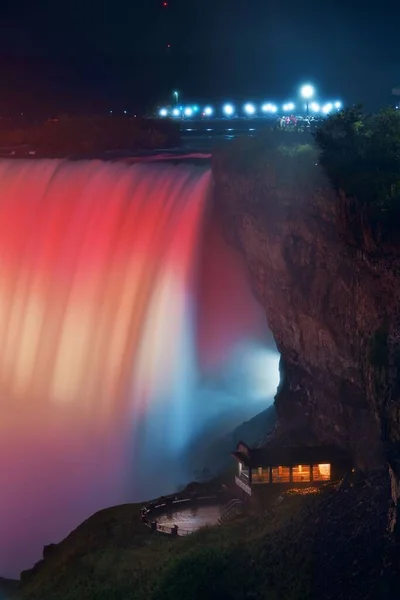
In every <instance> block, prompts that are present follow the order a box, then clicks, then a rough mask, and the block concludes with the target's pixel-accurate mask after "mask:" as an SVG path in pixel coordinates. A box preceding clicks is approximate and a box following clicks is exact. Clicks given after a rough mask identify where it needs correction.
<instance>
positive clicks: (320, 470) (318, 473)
mask: <svg viewBox="0 0 400 600" xmlns="http://www.w3.org/2000/svg"><path fill="white" fill-rule="evenodd" d="M330 478H331V465H329V464H320V465H313V480H314V481H329V480H330Z"/></svg>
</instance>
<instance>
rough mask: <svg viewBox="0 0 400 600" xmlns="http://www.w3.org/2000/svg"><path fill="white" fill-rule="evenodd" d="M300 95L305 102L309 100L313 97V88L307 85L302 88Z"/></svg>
mask: <svg viewBox="0 0 400 600" xmlns="http://www.w3.org/2000/svg"><path fill="white" fill-rule="evenodd" d="M300 94H301V95H302V97H303V98H304V99H305V100H310V98H312V97H313V96H314V88H313V86H312V85H310V84H309V83H306V84H305V85H303V86H302V88H301V90H300Z"/></svg>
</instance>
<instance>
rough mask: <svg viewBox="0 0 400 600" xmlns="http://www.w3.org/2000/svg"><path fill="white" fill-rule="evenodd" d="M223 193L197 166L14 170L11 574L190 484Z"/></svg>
mask: <svg viewBox="0 0 400 600" xmlns="http://www.w3.org/2000/svg"><path fill="white" fill-rule="evenodd" d="M210 191H211V176H210V172H209V171H208V170H206V169H205V168H199V167H194V166H188V165H186V166H185V165H180V166H179V167H172V166H169V165H166V164H157V165H151V164H135V165H129V164H126V163H123V162H116V163H106V162H101V161H80V162H75V163H74V162H70V161H58V160H43V161H1V162H0V339H1V341H2V352H1V356H0V403H1V404H0V481H1V495H0V575H15V574H16V572H17V571H18V570H19V569H21V568H27V567H29V566H31V564H32V563H33V562H34V561H35V560H37V559H38V558H39V557H40V552H41V547H42V546H43V544H46V543H50V542H53V541H58V540H59V539H60V538H61V537H63V536H64V535H66V534H67V533H68V532H69V531H70V530H71V529H72V528H74V527H75V526H77V525H78V524H79V522H80V521H82V520H83V519H84V518H86V517H88V516H89V515H90V514H91V513H93V512H94V511H96V510H98V509H100V508H103V507H105V506H110V505H113V504H118V503H122V502H127V501H132V500H136V501H137V500H143V499H144V498H145V497H146V496H154V495H156V494H160V493H165V492H168V491H170V490H171V489H173V488H174V486H175V485H177V483H178V482H179V481H182V479H184V477H185V473H184V468H183V463H182V460H180V457H181V456H182V450H184V449H185V448H187V446H188V444H190V442H191V441H192V440H193V439H194V437H195V436H196V435H198V433H199V432H200V430H201V424H203V425H204V423H206V416H207V415H208V417H209V414H208V412H207V410H203V411H199V406H198V403H199V393H198V389H199V380H201V377H202V372H201V368H202V367H201V365H202V363H204V364H206V362H207V361H206V359H205V358H204V359H202V358H201V354H202V353H203V354H204V356H205V357H206V356H208V355H209V354H210V356H212V352H211V349H210V353H208V351H207V348H204V344H205V345H206V346H207V339H206V338H207V335H206V337H205V339H203V342H202V344H201V345H202V349H201V351H200V353H198V352H197V343H196V338H197V335H196V322H197V321H196V315H197V313H198V301H197V300H198V297H201V294H198V285H197V284H198V280H199V277H198V265H199V262H200V256H204V254H203V253H202V252H200V250H201V249H202V244H201V241H202V240H203V237H204V228H205V224H206V222H207V219H206V216H207V205H208V199H209V196H210ZM202 269H203V270H204V267H202ZM200 279H201V278H200ZM221 293H222V292H221ZM252 302H254V300H252ZM249 303H250V300H249V302H248V303H247V307H249V306H250V305H249ZM214 304H215V303H214ZM244 308H245V307H244ZM210 310H211V312H212V309H209V311H208V313H209V312H210ZM222 310H223V307H222ZM249 310H250V312H251V311H252V310H256V309H255V308H254V306H251V307H250V308H249ZM206 312H207V311H206ZM260 314H261V313H260ZM203 320H204V315H203ZM200 321H201V319H200ZM256 321H257V319H256ZM232 327H233V328H234V325H232ZM264 327H265V326H264ZM256 328H257V329H258V331H259V330H260V325H259V323H258V324H257V326H256ZM243 329H244V330H245V331H244V333H245V335H244V334H243ZM254 329H255V326H254V323H253V324H252V325H249V326H247V325H245V326H244V327H243V326H242V327H241V328H239V329H238V330H237V331H239V330H240V331H241V334H240V336H239V337H240V338H241V341H243V340H245V341H248V340H249V339H253V340H255V339H256V337H257V336H253V338H252V333H253V330H254ZM208 337H209V338H210V335H208ZM203 338H204V336H203ZM211 338H212V336H211ZM214 338H215V336H214ZM239 341H240V340H239ZM211 342H212V343H213V341H212V340H211ZM211 342H210V339H209V342H208V344H209V345H210V343H211ZM214 342H215V340H214ZM257 343H258V344H259V343H261V342H260V340H258V342H257ZM228 345H229V344H228V342H226V344H225V346H226V349H227V354H228V348H227V346H228ZM231 346H234V344H231ZM223 347H224V345H222V349H223ZM219 357H221V348H220V351H219ZM219 360H220V358H219ZM211 362H213V361H211ZM217 362H218V361H214V362H213V364H214V366H215V365H216V364H217ZM208 367H209V365H208ZM219 368H220V370H221V367H219ZM203 401H204V399H203ZM196 402H197V404H196ZM209 402H211V403H212V404H213V406H212V410H213V411H214V412H215V411H217V412H218V410H217V404H216V403H217V399H216V395H215V394H214V396H213V397H212V399H211V400H209ZM262 408H264V406H261V407H260V410H262ZM254 412H257V411H256V410H255V411H254ZM210 414H211V413H210Z"/></svg>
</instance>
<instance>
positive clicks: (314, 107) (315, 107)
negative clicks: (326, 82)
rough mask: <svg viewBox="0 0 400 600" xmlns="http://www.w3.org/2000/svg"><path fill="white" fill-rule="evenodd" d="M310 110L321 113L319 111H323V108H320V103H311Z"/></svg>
mask: <svg viewBox="0 0 400 600" xmlns="http://www.w3.org/2000/svg"><path fill="white" fill-rule="evenodd" d="M310 109H311V110H312V111H313V112H319V111H320V110H321V107H320V105H319V104H318V102H311V104H310Z"/></svg>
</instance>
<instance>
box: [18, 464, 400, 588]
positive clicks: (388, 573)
mask: <svg viewBox="0 0 400 600" xmlns="http://www.w3.org/2000/svg"><path fill="white" fill-rule="evenodd" d="M389 488H390V486H389V478H388V475H387V472H386V471H385V470H384V471H377V472H373V473H371V474H369V475H367V476H361V475H355V476H354V480H351V479H349V480H348V481H347V483H346V482H345V483H343V484H341V485H340V486H338V485H329V486H327V487H326V488H324V489H323V490H322V491H320V492H318V493H313V494H308V495H303V494H300V493H293V492H291V493H285V494H283V495H282V496H280V497H278V498H276V495H275V496H271V498H270V500H269V502H268V503H267V504H266V505H265V506H264V512H263V513H257V514H256V513H254V514H252V513H251V512H250V513H249V514H248V516H245V517H242V518H239V519H237V520H236V521H233V522H231V523H229V524H227V525H224V526H220V527H213V528H209V529H206V530H204V531H201V532H198V533H197V534H194V535H191V536H188V537H185V538H178V539H176V538H175V539H174V538H171V537H168V536H162V535H160V534H157V533H154V532H151V531H150V530H148V529H147V528H146V527H145V526H144V525H143V523H141V521H140V518H139V511H140V507H139V506H137V505H136V506H135V505H124V506H120V507H115V508H112V509H107V510H105V511H101V512H100V513H97V514H96V515H94V516H93V517H91V518H90V519H88V520H87V521H86V522H85V523H83V524H82V525H81V526H80V527H78V528H77V529H76V530H75V531H74V532H72V533H71V534H70V535H69V536H68V538H66V539H65V540H64V541H63V542H62V543H61V544H58V545H57V546H56V547H54V548H52V551H51V552H45V558H44V560H43V561H41V563H40V564H39V565H37V567H36V568H35V569H34V570H33V571H31V572H30V573H29V574H28V573H26V574H25V577H24V580H23V581H22V583H21V588H20V589H19V590H17V591H16V592H15V593H14V595H13V597H12V598H13V600H15V599H18V600H118V599H123V600H181V599H182V598H188V599H190V600H204V598H207V600H248V599H250V598H251V599H252V600H265V599H266V598H276V599H279V600H281V599H282V600H384V599H385V598H397V597H398V595H399V592H400V587H399V574H400V565H399V546H398V545H396V542H395V540H394V538H393V536H390V535H389V534H388V531H387V506H388V501H389V498H390V489H389ZM271 489H272V488H271Z"/></svg>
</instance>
